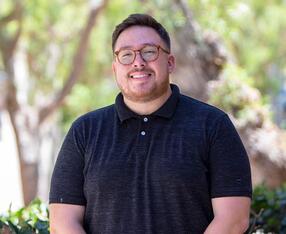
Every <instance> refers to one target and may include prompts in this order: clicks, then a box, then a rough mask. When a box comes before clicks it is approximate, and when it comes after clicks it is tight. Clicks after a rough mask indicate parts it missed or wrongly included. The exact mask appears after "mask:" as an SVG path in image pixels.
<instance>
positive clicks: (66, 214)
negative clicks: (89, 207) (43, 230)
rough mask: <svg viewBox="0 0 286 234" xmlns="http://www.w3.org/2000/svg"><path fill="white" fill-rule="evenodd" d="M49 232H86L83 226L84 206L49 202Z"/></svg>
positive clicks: (56, 233) (81, 233) (70, 233)
mask: <svg viewBox="0 0 286 234" xmlns="http://www.w3.org/2000/svg"><path fill="white" fill-rule="evenodd" d="M49 208H50V232H51V234H86V232H85V230H84V228H83V216H84V210H85V207H84V206H80V205H71V204H57V203H55V204H50V206H49Z"/></svg>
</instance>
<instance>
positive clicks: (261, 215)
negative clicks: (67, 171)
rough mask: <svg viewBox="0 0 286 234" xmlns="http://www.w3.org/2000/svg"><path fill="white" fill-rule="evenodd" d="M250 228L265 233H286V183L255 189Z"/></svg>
mask: <svg viewBox="0 0 286 234" xmlns="http://www.w3.org/2000/svg"><path fill="white" fill-rule="evenodd" d="M251 209H252V212H251V217H250V218H251V219H250V223H251V226H250V230H252V231H255V230H259V229H262V230H264V232H263V233H277V234H283V233H286V184H284V185H283V186H281V187H279V188H276V189H274V190H271V189H269V188H267V187H266V186H264V185H261V186H258V187H256V188H255V189H254V191H253V200H252V205H251Z"/></svg>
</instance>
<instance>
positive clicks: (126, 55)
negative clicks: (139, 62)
mask: <svg viewBox="0 0 286 234" xmlns="http://www.w3.org/2000/svg"><path fill="white" fill-rule="evenodd" d="M118 56H119V57H121V58H129V57H132V56H133V51H131V50H122V51H120V53H119V54H118Z"/></svg>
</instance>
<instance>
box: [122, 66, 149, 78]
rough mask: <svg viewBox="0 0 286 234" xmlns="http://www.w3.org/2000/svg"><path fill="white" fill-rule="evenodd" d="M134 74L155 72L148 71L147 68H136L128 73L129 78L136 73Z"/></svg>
mask: <svg viewBox="0 0 286 234" xmlns="http://www.w3.org/2000/svg"><path fill="white" fill-rule="evenodd" d="M134 72H146V73H150V74H151V73H154V71H153V70H152V69H146V68H134V69H132V70H131V71H129V72H128V73H127V76H128V77H130V74H132V73H134Z"/></svg>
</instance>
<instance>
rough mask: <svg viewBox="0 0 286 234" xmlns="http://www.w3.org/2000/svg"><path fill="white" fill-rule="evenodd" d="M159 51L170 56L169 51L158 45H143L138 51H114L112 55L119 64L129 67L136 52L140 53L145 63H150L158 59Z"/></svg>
mask: <svg viewBox="0 0 286 234" xmlns="http://www.w3.org/2000/svg"><path fill="white" fill-rule="evenodd" d="M159 49H161V50H162V51H164V52H165V53H167V54H170V52H169V51H167V50H165V49H163V48H162V47H161V46H160V45H145V46H144V47H142V48H141V49H140V50H132V49H120V50H118V51H115V52H114V54H115V55H116V56H117V59H118V61H119V63H121V64H123V65H130V64H132V63H133V62H134V60H135V58H136V52H137V51H138V52H139V53H140V56H141V58H142V59H143V60H144V61H145V62H152V61H155V60H156V59H157V58H158V57H159Z"/></svg>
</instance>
